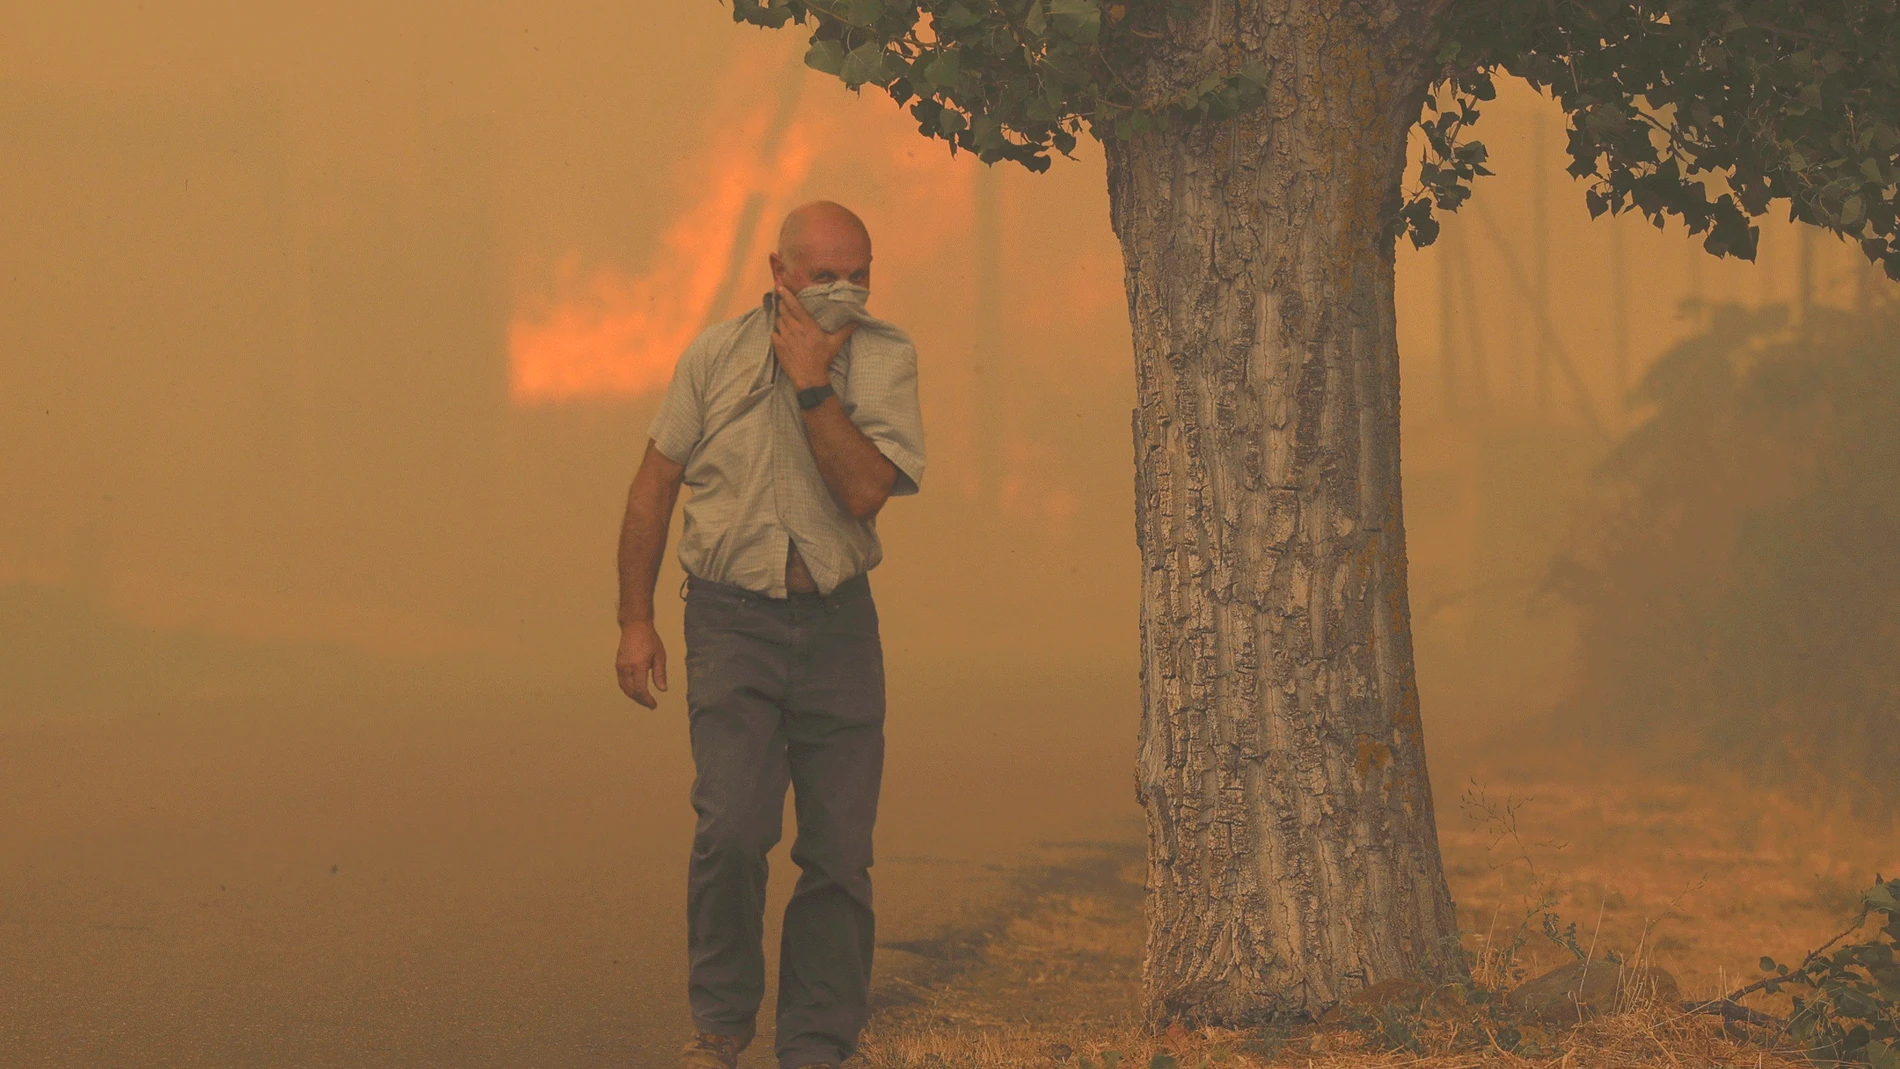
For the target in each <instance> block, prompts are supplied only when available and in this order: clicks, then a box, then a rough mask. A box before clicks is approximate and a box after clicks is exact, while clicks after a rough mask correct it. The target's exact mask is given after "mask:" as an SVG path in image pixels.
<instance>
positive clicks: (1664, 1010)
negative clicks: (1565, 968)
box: [850, 775, 1900, 1069]
mask: <svg viewBox="0 0 1900 1069" xmlns="http://www.w3.org/2000/svg"><path fill="white" fill-rule="evenodd" d="M1463 802H1464V804H1463V805H1462V806H1458V807H1456V808H1453V807H1447V808H1449V809H1453V813H1452V814H1448V815H1447V817H1446V818H1445V819H1443V820H1442V821H1441V826H1440V833H1441V838H1442V841H1443V845H1444V851H1445V860H1446V866H1447V871H1448V874H1449V876H1450V879H1451V881H1452V888H1453V893H1454V895H1455V897H1456V898H1457V900H1458V903H1459V910H1460V921H1461V924H1462V926H1463V927H1464V929H1465V930H1466V931H1467V932H1468V933H1471V934H1470V935H1469V936H1468V938H1467V945H1468V947H1469V949H1470V950H1471V952H1472V955H1473V962H1474V971H1475V973H1476V978H1477V979H1478V980H1479V981H1480V982H1481V983H1484V984H1486V985H1487V986H1491V987H1494V988H1508V987H1509V986H1512V984H1514V983H1515V982H1516V981H1518V980H1520V979H1522V978H1523V977H1525V976H1535V975H1539V974H1540V973H1542V972H1543V971H1546V970H1547V969H1549V968H1552V967H1555V966H1557V965H1559V964H1562V963H1563V962H1565V961H1569V960H1573V959H1572V955H1571V951H1569V950H1568V949H1566V948H1565V947H1563V946H1562V945H1560V944H1559V943H1557V942H1554V941H1552V940H1551V939H1549V938H1547V937H1546V935H1545V934H1544V924H1543V915H1544V914H1545V913H1548V914H1550V915H1551V916H1552V917H1553V918H1554V919H1556V920H1558V922H1559V929H1558V930H1559V931H1560V933H1561V932H1562V931H1564V930H1566V929H1568V928H1569V926H1570V925H1571V924H1572V923H1574V924H1575V925H1576V928H1575V933H1576V935H1575V938H1576V942H1577V943H1578V945H1579V947H1580V948H1581V949H1583V950H1584V951H1585V952H1586V953H1588V954H1590V955H1591V956H1592V958H1593V959H1595V960H1602V959H1605V958H1608V957H1609V956H1611V955H1612V954H1614V955H1615V956H1616V957H1618V958H1620V959H1622V960H1625V961H1631V962H1642V963H1651V964H1656V965H1660V966H1662V967H1664V968H1666V969H1668V970H1669V971H1671V972H1672V973H1674V974H1675V976H1676V977H1677V978H1678V980H1679V982H1680V985H1681V989H1682V994H1683V995H1684V996H1685V997H1688V998H1698V997H1713V996H1715V995H1718V994H1721V993H1723V992H1725V991H1728V990H1732V989H1733V988H1735V987H1738V986H1740V985H1741V984H1742V983H1744V982H1747V981H1748V980H1751V979H1753V978H1754V977H1755V976H1756V975H1758V974H1757V973H1756V971H1755V966H1754V964H1753V963H1754V962H1755V960H1756V959H1757V958H1759V957H1760V956H1761V955H1762V954H1764V953H1766V954H1773V955H1776V956H1778V957H1783V958H1786V957H1798V956H1799V954H1800V953H1801V952H1802V951H1804V950H1805V949H1807V948H1809V947H1812V946H1814V945H1816V944H1818V943H1819V942H1821V941H1822V940H1823V939H1825V938H1826V937H1827V936H1828V935H1831V934H1833V932H1834V931H1835V930H1837V929H1838V928H1839V926H1840V923H1841V919H1842V918H1843V916H1844V915H1846V914H1849V913H1851V912H1852V902H1853V898H1854V895H1855V894H1856V892H1858V891H1859V890H1861V889H1862V888H1864V887H1865V886H1867V885H1868V884H1870V883H1871V882H1872V878H1873V873H1874V872H1875V871H1876V870H1881V871H1887V872H1893V871H1900V860H1897V859H1896V856H1895V852H1896V850H1900V836H1894V835H1892V834H1890V833H1889V834H1881V833H1879V832H1877V831H1875V830H1870V829H1867V828H1864V827H1856V826H1855V825H1853V824H1852V822H1851V821H1849V820H1845V819H1842V818H1840V817H1838V816H1835V817H1831V818H1830V817H1829V816H1827V815H1824V814H1817V813H1814V812H1812V811H1809V810H1807V809H1805V808H1803V807H1802V806H1801V805H1800V804H1799V802H1798V801H1795V800H1791V799H1786V798H1775V797H1760V796H1752V795H1744V794H1741V793H1739V792H1726V791H1725V792H1714V791H1709V790H1695V789H1691V788H1687V787H1681V786H1675V785H1668V784H1660V783H1654V782H1644V781H1640V780H1636V779H1622V780H1616V781H1613V782H1600V783H1596V784H1589V785H1583V784H1577V783H1575V782H1566V781H1562V780H1558V779H1554V778H1547V779H1539V778H1536V777H1533V776H1530V775H1522V776H1520V777H1519V778H1518V779H1517V780H1516V781H1514V782H1509V783H1500V784H1496V785H1493V786H1492V787H1490V788H1489V789H1486V790H1483V791H1478V790H1475V789H1474V790H1472V791H1470V792H1469V793H1468V794H1467V796H1466V798H1465V799H1463ZM1140 878H1141V862H1140V856H1139V851H1138V849H1135V848H1133V847H1131V846H1130V845H1127V844H1123V845H1121V846H1103V845H1097V846H1094V847H1086V846H1085V847H1079V848H1078V847H1072V848H1069V849H1067V850H1064V851H1061V852H1058V854H1057V855H1056V856H1055V857H1053V858H1052V859H1051V864H1050V867H1049V868H1047V869H1044V870H1042V871H1040V872H1039V873H1037V874H1035V876H1034V877H1033V878H1031V879H1030V880H1028V881H1026V883H1025V884H1024V886H1023V888H1022V892H1021V895H1020V896H1019V898H1018V900H1017V901H1015V902H1014V903H1013V904H1012V905H1011V908H1009V909H1008V910H1005V911H1004V912H1001V913H998V914H995V915H993V916H991V917H989V918H987V919H985V920H982V921H981V922H979V923H975V924H973V925H971V926H969V927H967V928H966V929H963V930H961V931H959V932H954V933H949V934H948V935H947V936H946V937H945V938H944V939H942V940H933V941H929V942H924V943H916V944H907V945H905V946H903V947H899V948H894V952H891V953H887V954H886V956H885V958H884V962H885V963H886V969H885V977H886V979H884V980H883V981H881V984H880V995H879V1000H880V1008H879V1012H878V1014H877V1016H876V1017H875V1019H874V1020H873V1022H872V1025H871V1028H870V1029H869V1030H868V1031H867V1034H866V1036H865V1040H864V1045H863V1049H862V1051H861V1053H860V1055H859V1057H858V1058H857V1059H854V1060H853V1062H852V1063H850V1064H851V1065H852V1066H854V1067H855V1066H858V1065H862V1066H863V1067H864V1069H925V1067H930V1069H949V1067H956V1069H992V1067H994V1069H1018V1067H1039V1066H1068V1067H1075V1066H1080V1065H1083V1064H1092V1065H1094V1066H1103V1065H1104V1058H1103V1056H1104V1054H1106V1053H1108V1052H1118V1053H1119V1055H1120V1058H1119V1064H1120V1066H1121V1067H1122V1069H1140V1067H1145V1066H1147V1065H1148V1064H1149V1061H1150V1059H1151V1057H1153V1056H1154V1055H1155V1054H1156V1053H1168V1054H1171V1055H1172V1056H1174V1057H1175V1059H1176V1060H1177V1061H1178V1063H1179V1064H1180V1065H1181V1066H1182V1067H1183V1069H1198V1067H1200V1066H1233V1067H1243V1066H1268V1065H1272V1066H1282V1065H1300V1066H1313V1067H1315V1069H1324V1067H1330V1066H1346V1065H1354V1066H1362V1065H1363V1066H1388V1065H1389V1066H1399V1065H1405V1066H1424V1067H1430V1069H1453V1067H1456V1066H1466V1065H1471V1066H1476V1065H1487V1066H1491V1065H1496V1066H1514V1065H1540V1066H1544V1065H1549V1066H1563V1067H1565V1069H1568V1067H1572V1066H1576V1067H1584V1066H1604V1067H1616V1066H1637V1065H1655V1066H1674V1067H1679V1069H1686V1067H1690V1066H1697V1067H1700V1066H1711V1065H1739V1066H1760V1067H1763V1069H1767V1067H1774V1066H1793V1065H1806V1064H1807V1063H1806V1062H1805V1061H1803V1060H1801V1059H1799V1058H1798V1057H1796V1056H1793V1055H1791V1054H1788V1053H1786V1052H1783V1053H1777V1052H1775V1051H1774V1050H1773V1049H1771V1048H1772V1047H1773V1045H1774V1037H1772V1036H1768V1035H1764V1034H1762V1033H1759V1032H1757V1033H1752V1034H1751V1033H1748V1032H1745V1031H1744V1030H1742V1029H1740V1028H1737V1027H1736V1026H1733V1025H1730V1026H1724V1025H1723V1024H1722V1023H1721V1022H1720V1021H1719V1020H1717V1019H1715V1018H1712V1017H1706V1016H1690V1015H1684V1014H1682V1013H1681V1012H1679V1011H1678V1010H1677V1009H1676V1008H1675V1007H1674V1006H1673V1005H1656V1004H1649V1005H1636V1006H1627V1007H1623V1008H1621V1010H1620V1012H1617V1013H1614V1014H1612V1015H1609V1016H1605V1017H1601V1018H1598V1019H1595V1020H1592V1021H1587V1022H1584V1023H1582V1024H1580V1025H1578V1026H1575V1027H1573V1028H1569V1029H1562V1030H1554V1031H1550V1032H1545V1031H1543V1030H1541V1029H1538V1028H1536V1027H1535V1026H1524V1027H1523V1028H1522V1033H1523V1037H1524V1042H1521V1043H1516V1044H1514V1043H1512V1042H1510V1040H1509V1039H1508V1038H1506V1039H1505V1040H1504V1041H1503V1042H1501V1043H1500V1042H1499V1041H1498V1040H1497V1037H1496V1036H1494V1035H1491V1034H1489V1029H1490V1027H1492V1026H1494V1025H1495V1024H1496V1023H1497V1022H1496V1020H1495V1019H1487V1018H1485V1017H1484V1015H1482V1014H1473V1013H1463V1014H1459V1013H1449V1014H1439V1013H1427V1014H1426V1015H1424V1016H1423V1017H1416V1016H1415V1017H1411V1018H1408V1019H1407V1024H1406V1025H1405V1030H1406V1038H1407V1039H1408V1040H1409V1048H1410V1049H1402V1050H1396V1051H1395V1050H1390V1049H1385V1048H1387V1047H1390V1046H1391V1045H1392V1044H1391V1043H1389V1042H1386V1041H1384V1040H1383V1038H1382V1037H1381V1036H1380V1035H1378V1032H1377V1029H1376V1028H1369V1027H1367V1026H1366V1025H1367V1023H1368V1020H1369V1019H1368V1018H1366V1017H1365V1016H1364V1015H1363V1014H1361V1015H1359V1021H1358V1023H1359V1027H1356V1028H1355V1027H1349V1026H1348V1023H1347V1022H1346V1021H1345V1020H1344V1019H1341V1020H1335V1021H1329V1022H1322V1023H1321V1024H1319V1025H1315V1026H1307V1027H1303V1028H1297V1029H1289V1030H1286V1031H1283V1032H1278V1033H1274V1034H1270V1035H1269V1034H1259V1033H1237V1032H1222V1031H1218V1030H1215V1031H1209V1032H1197V1033H1193V1034H1189V1033H1186V1032H1182V1031H1180V1030H1179V1029H1176V1030H1174V1031H1172V1032H1171V1033H1168V1034H1165V1035H1161V1036H1154V1035H1150V1034H1148V1033H1147V1032H1146V1031H1145V1030H1144V1029H1143V1028H1141V1027H1140V1026H1139V1025H1138V1022H1137V1021H1136V1019H1135V996H1136V989H1137V985H1138V982H1139V966H1140V954H1141V910H1140V903H1141V891H1140V888H1139V880H1140ZM1751 1004H1755V1005H1756V1006H1757V1008H1760V1009H1763V1010H1767V1011H1769V1012H1775V1011H1777V1010H1779V1009H1780V1008H1781V1007H1778V1006H1776V1005H1775V1003H1774V1001H1773V1000H1769V999H1765V998H1759V997H1758V999H1756V1000H1751ZM1487 1020H1489V1022H1490V1023H1489V1024H1487ZM1505 1047H1514V1050H1515V1052H1513V1051H1507V1050H1506V1049H1504V1048H1505Z"/></svg>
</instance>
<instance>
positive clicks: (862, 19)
mask: <svg viewBox="0 0 1900 1069" xmlns="http://www.w3.org/2000/svg"><path fill="white" fill-rule="evenodd" d="M884 11H885V8H884V0H844V21H846V22H848V23H850V24H851V25H853V26H870V25H872V24H874V23H876V22H877V20H878V19H880V18H883V17H884Z"/></svg>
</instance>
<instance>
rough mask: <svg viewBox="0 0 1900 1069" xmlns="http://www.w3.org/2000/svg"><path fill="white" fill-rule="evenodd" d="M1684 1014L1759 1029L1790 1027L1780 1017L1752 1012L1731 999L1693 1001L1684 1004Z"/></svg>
mask: <svg viewBox="0 0 1900 1069" xmlns="http://www.w3.org/2000/svg"><path fill="white" fill-rule="evenodd" d="M1682 1012H1684V1013H1710V1014H1714V1015H1715V1016H1717V1017H1720V1018H1722V1019H1723V1020H1725V1021H1732V1022H1734V1023H1736V1024H1752V1025H1755V1026H1756V1027H1758V1028H1774V1029H1782V1028H1786V1027H1787V1026H1788V1022H1787V1021H1784V1020H1782V1019H1781V1018H1779V1017H1776V1016H1774V1015H1772V1014H1767V1013H1761V1012H1758V1011H1756V1010H1751V1009H1749V1008H1748V1007H1747V1006H1743V1005H1740V1004H1739V1003H1736V1002H1735V1001H1733V1000H1731V999H1725V998H1718V999H1713V1000H1711V1001H1708V1002H1697V1001H1695V1000H1694V999H1691V1000H1689V1001H1688V1002H1684V1003H1683V1004H1682Z"/></svg>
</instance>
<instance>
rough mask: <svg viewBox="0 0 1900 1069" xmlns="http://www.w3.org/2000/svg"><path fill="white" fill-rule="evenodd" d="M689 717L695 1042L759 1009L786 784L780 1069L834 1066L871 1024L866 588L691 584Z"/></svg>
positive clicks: (877, 774) (873, 743) (875, 671)
mask: <svg viewBox="0 0 1900 1069" xmlns="http://www.w3.org/2000/svg"><path fill="white" fill-rule="evenodd" d="M686 705H687V709H688V712H689V715H690V716H691V719H692V740H693V764H694V767H695V769H696V771H697V776H696V777H695V779H694V780H693V809H694V811H695V812H697V813H698V814H699V824H698V827H697V829H696V830H695V832H694V834H693V857H692V862H691V865H690V867H689V871H688V881H687V892H686V909H687V946H688V951H689V956H690V958H691V961H692V974H691V980H690V985H689V998H690V1001H691V1004H692V1010H693V1020H694V1023H695V1025H696V1026H697V1027H698V1028H699V1030H700V1031H703V1032H714V1033H720V1034H725V1035H740V1034H745V1033H747V1032H749V1031H750V1030H751V1029H752V1027H753V1021H754V1019H755V1016H756V1015H757V1013H758V1010H759V1003H760V1001H761V1000H762V999H763V998H764V996H765V955H764V948H763V945H762V943H763V938H764V922H765V873H766V860H765V859H766V854H767V853H768V852H770V851H771V849H772V847H773V846H774V845H776V844H777V843H778V840H779V829H780V827H781V826H782V824H783V822H784V812H785V790H786V787H787V785H788V784H789V785H790V786H791V788H792V789H793V797H794V799H795V804H796V807H797V810H796V811H797V816H798V838H797V840H796V841H795V842H794V843H793V844H792V860H793V861H794V862H796V863H797V864H798V867H799V869H800V870H801V873H800V875H799V878H798V886H797V888H796V889H795V890H794V891H793V892H792V900H791V903H790V904H789V905H787V906H786V908H785V928H784V936H783V939H782V941H781V943H780V950H779V982H778V984H779V986H778V1050H777V1054H778V1059H779V1064H780V1065H781V1066H782V1067H784V1069H795V1067H797V1066H803V1065H808V1064H810V1063H813V1062H829V1061H839V1060H842V1059H843V1058H845V1057H848V1056H849V1055H850V1054H851V1053H852V1051H854V1050H855V1049H856V1048H857V1039H858V1032H859V1030H860V1029H861V1028H863V1027H864V1021H865V1018H866V1016H867V1015H868V1012H869V1011H868V1008H867V995H868V994H869V988H870V983H871V952H872V947H873V945H874V942H875V930H874V922H873V918H872V914H871V872H870V869H871V827H872V825H873V824H874V823H875V822H876V820H877V795H878V785H879V781H880V779H881V778H882V776H883V771H884V652H883V647H882V645H881V644H880V643H879V640H878V631H877V608H876V606H874V605H873V604H872V601H871V587H870V584H869V582H867V581H866V580H865V579H864V578H863V577H862V576H860V577H859V578H857V579H854V580H851V581H849V582H847V583H845V584H844V585H842V586H840V587H839V588H838V589H837V590H836V591H834V592H833V593H832V594H831V595H829V596H825V597H820V596H819V595H816V594H811V595H796V594H794V595H792V596H791V597H789V598H783V599H780V598H768V597H765V596H763V595H760V594H754V593H751V592H749V591H746V590H742V589H740V588H738V587H732V586H726V585H723V584H719V583H709V582H706V581H704V580H701V579H697V578H694V579H691V580H689V581H688V587H687V596H686Z"/></svg>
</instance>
